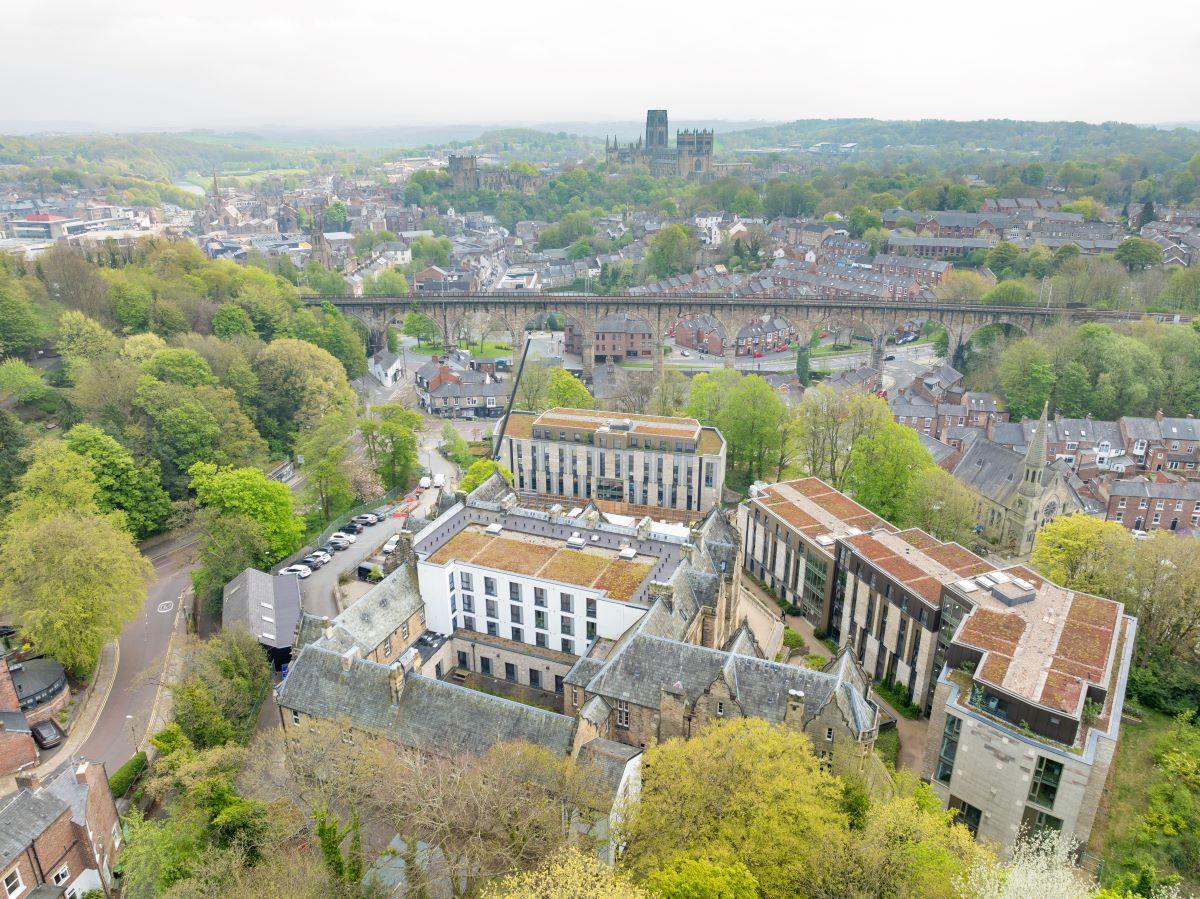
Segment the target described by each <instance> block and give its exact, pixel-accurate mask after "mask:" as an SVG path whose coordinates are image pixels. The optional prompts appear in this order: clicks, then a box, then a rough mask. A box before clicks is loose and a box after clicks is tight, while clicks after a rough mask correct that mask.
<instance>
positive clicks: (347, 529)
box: [342, 521, 366, 534]
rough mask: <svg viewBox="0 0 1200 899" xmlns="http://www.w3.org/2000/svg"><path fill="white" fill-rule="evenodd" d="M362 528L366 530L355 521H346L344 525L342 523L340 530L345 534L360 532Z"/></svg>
mask: <svg viewBox="0 0 1200 899" xmlns="http://www.w3.org/2000/svg"><path fill="white" fill-rule="evenodd" d="M364 530H366V528H364V527H363V526H362V525H361V524H359V523H358V522H357V521H347V522H346V523H345V524H344V525H342V532H343V533H346V534H361V533H362V532H363V531H364Z"/></svg>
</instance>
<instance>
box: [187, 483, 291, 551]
mask: <svg viewBox="0 0 1200 899" xmlns="http://www.w3.org/2000/svg"><path fill="white" fill-rule="evenodd" d="M188 474H189V475H191V479H192V481H191V483H192V489H193V490H194V491H195V492H196V500H197V501H198V502H199V503H200V505H202V506H205V507H208V508H211V509H216V510H218V511H220V512H221V513H222V514H226V515H245V516H246V517H247V518H250V519H251V520H253V521H254V522H255V523H256V524H257V525H258V526H259V527H260V528H261V529H262V534H263V538H264V539H265V540H266V542H267V550H268V552H267V558H266V559H265V560H264V561H270V562H275V561H278V560H279V559H282V558H284V557H285V556H287V555H288V554H289V553H291V552H293V551H294V550H296V549H297V548H298V547H299V546H300V543H301V540H302V539H303V537H304V528H303V525H302V524H301V522H300V519H299V518H297V517H296V515H295V513H294V512H293V511H292V494H291V491H290V490H288V487H287V485H286V484H281V483H280V482H279V481H272V480H270V479H269V478H268V477H267V476H266V475H265V474H263V473H262V472H261V471H259V470H258V469H256V468H228V467H226V468H218V467H217V466H216V465H211V464H209V463H206V462H199V463H197V464H195V465H193V466H192V467H191V468H190V469H189V470H188Z"/></svg>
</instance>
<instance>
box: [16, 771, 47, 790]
mask: <svg viewBox="0 0 1200 899" xmlns="http://www.w3.org/2000/svg"><path fill="white" fill-rule="evenodd" d="M41 788H42V775H41V772H39V771H28V772H26V773H24V774H18V775H17V789H18V790H21V789H24V790H28V791H29V792H30V793H36V792H37V791H38V790H40V789H41Z"/></svg>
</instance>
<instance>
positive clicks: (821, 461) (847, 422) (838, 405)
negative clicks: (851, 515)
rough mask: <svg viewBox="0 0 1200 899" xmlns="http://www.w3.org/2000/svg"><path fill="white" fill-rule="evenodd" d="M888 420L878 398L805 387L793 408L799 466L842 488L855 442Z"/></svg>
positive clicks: (888, 417) (887, 414)
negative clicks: (802, 397) (800, 398)
mask: <svg viewBox="0 0 1200 899" xmlns="http://www.w3.org/2000/svg"><path fill="white" fill-rule="evenodd" d="M891 420H892V416H891V411H890V410H889V409H888V407H887V403H885V402H884V401H883V400H881V399H879V398H878V397H874V396H849V395H847V394H844V393H835V392H834V391H832V390H830V389H829V388H828V387H823V386H820V385H818V386H816V387H812V388H809V389H808V390H806V391H805V393H804V401H803V402H802V403H801V404H800V405H799V407H797V411H796V428H797V441H798V445H799V452H798V456H799V460H800V463H801V467H802V468H803V469H804V470H805V471H806V472H807V473H808V474H809V475H812V476H813V477H818V478H820V479H821V480H823V481H825V482H826V483H827V484H829V485H830V486H831V487H833V488H835V489H837V490H841V489H843V488H844V487H845V486H846V469H847V467H848V466H849V464H850V453H851V448H852V447H853V446H854V444H855V442H857V441H858V439H859V438H860V437H861V436H862V435H864V434H868V433H871V432H872V431H874V430H876V429H878V428H880V427H882V426H883V424H884V423H885V422H891Z"/></svg>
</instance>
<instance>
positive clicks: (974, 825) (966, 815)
mask: <svg viewBox="0 0 1200 899" xmlns="http://www.w3.org/2000/svg"><path fill="white" fill-rule="evenodd" d="M951 804H953V801H952V802H951ZM956 818H957V822H958V823H959V824H961V825H962V826H963V827H965V828H966V829H967V830H969V831H971V836H977V835H978V834H979V823H980V822H981V821H982V820H983V812H982V811H980V810H979V809H977V808H975V806H973V805H971V804H970V803H967V802H964V803H962V804H960V805H959V807H958V812H957V815H956Z"/></svg>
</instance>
